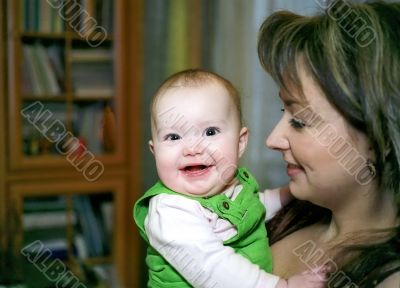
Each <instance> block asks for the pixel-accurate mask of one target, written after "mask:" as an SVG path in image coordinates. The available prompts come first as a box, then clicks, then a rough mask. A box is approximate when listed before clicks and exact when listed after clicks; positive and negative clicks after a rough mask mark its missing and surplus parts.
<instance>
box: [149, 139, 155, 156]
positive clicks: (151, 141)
mask: <svg viewBox="0 0 400 288" xmlns="http://www.w3.org/2000/svg"><path fill="white" fill-rule="evenodd" d="M149 149H150V151H151V153H153V154H154V144H153V140H149Z"/></svg>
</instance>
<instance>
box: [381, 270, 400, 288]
mask: <svg viewBox="0 0 400 288" xmlns="http://www.w3.org/2000/svg"><path fill="white" fill-rule="evenodd" d="M376 287H377V288H391V287H400V272H396V273H394V274H392V275H391V276H389V277H387V278H386V279H385V280H384V281H382V282H381V283H379V285H378V286H376Z"/></svg>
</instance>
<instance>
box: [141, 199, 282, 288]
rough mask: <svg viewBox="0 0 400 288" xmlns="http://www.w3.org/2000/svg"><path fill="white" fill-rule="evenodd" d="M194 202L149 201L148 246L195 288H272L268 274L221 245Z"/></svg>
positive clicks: (146, 222)
mask: <svg viewBox="0 0 400 288" xmlns="http://www.w3.org/2000/svg"><path fill="white" fill-rule="evenodd" d="M202 209H204V208H203V207H202V206H201V205H200V204H199V203H198V202H197V201H194V200H190V199H188V198H185V197H181V196H179V195H167V194H161V195H158V196H156V197H153V198H152V199H151V201H150V206H149V213H148V215H147V217H146V219H145V229H146V233H147V236H148V238H149V241H150V244H151V245H152V246H153V247H154V248H155V249H156V250H157V251H158V252H159V253H160V254H161V255H162V256H163V257H164V258H165V259H166V260H167V261H168V262H169V263H170V264H171V265H172V266H173V267H174V268H175V269H176V270H177V271H178V272H179V273H180V275H182V276H183V277H184V278H185V279H186V280H187V281H188V282H189V283H191V285H193V286H194V287H196V288H201V287H204V288H217V287H221V288H225V287H230V288H247V287H248V288H255V287H259V288H261V287H262V288H269V287H271V288H273V287H275V285H276V284H277V282H278V281H279V277H277V276H274V275H272V274H268V273H266V272H265V271H263V270H261V269H260V268H259V267H258V266H257V265H255V264H253V263H251V262H250V261H249V260H248V259H246V258H244V257H242V256H240V255H239V254H236V253H235V252H234V250H233V249H232V248H231V247H228V246H224V245H223V241H222V240H221V239H219V238H218V237H216V235H215V234H214V233H213V231H212V228H211V227H210V224H209V221H208V219H207V218H206V217H205V216H204V214H203V212H202Z"/></svg>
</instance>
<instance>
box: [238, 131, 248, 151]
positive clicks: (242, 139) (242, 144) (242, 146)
mask: <svg viewBox="0 0 400 288" xmlns="http://www.w3.org/2000/svg"><path fill="white" fill-rule="evenodd" d="M248 141H249V129H248V128H247V127H242V129H240V133H239V158H240V157H242V155H243V153H244V151H246V147H247V142H248Z"/></svg>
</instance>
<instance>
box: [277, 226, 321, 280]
mask: <svg viewBox="0 0 400 288" xmlns="http://www.w3.org/2000/svg"><path fill="white" fill-rule="evenodd" d="M320 231H321V225H317V224H316V225H310V226H308V227H305V228H302V229H300V230H297V231H296V232H293V233H292V234H290V235H288V236H286V237H284V238H283V239H281V240H279V241H278V242H276V243H274V244H273V245H272V246H271V249H272V254H273V259H274V274H277V275H279V276H281V277H286V278H288V277H290V276H292V275H294V274H298V273H301V272H303V271H305V270H309V269H315V267H317V266H319V263H320V260H321V261H324V257H325V258H328V255H327V254H326V253H325V250H324V248H323V247H322V246H321V245H320V244H319V243H318V239H316V235H318V234H319V232H320ZM316 256H318V257H316ZM316 260H318V261H316Z"/></svg>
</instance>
